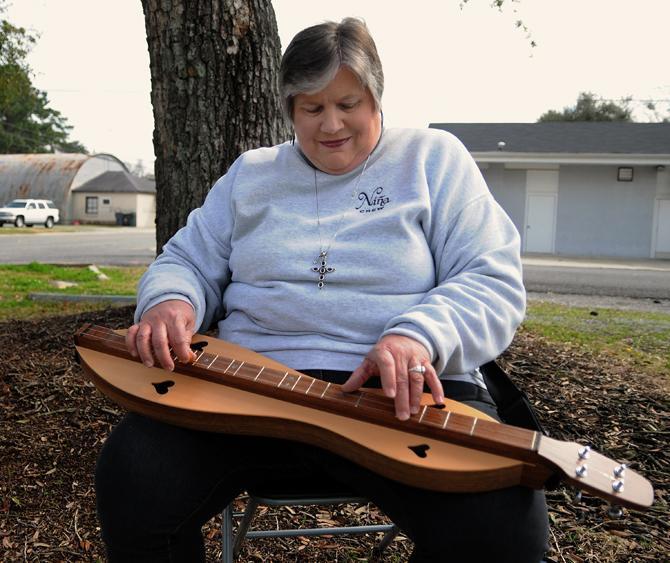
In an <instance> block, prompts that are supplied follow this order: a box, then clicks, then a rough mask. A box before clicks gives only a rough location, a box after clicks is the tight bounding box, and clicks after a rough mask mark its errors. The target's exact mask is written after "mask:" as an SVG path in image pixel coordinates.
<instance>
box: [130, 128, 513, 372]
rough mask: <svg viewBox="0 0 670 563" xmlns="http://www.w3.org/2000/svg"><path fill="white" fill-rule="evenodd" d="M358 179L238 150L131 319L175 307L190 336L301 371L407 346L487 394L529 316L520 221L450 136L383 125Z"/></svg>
mask: <svg viewBox="0 0 670 563" xmlns="http://www.w3.org/2000/svg"><path fill="white" fill-rule="evenodd" d="M362 170H363V165H361V166H359V167H358V168H357V169H355V170H353V171H351V172H349V173H347V174H344V175H337V176H336V175H329V174H325V173H322V172H320V171H316V170H315V169H314V168H313V167H312V166H310V164H309V163H308V162H307V161H306V160H305V159H304V157H303V156H302V154H301V153H300V150H299V148H298V147H297V145H293V144H291V143H284V144H281V145H278V146H275V147H272V148H261V149H257V150H252V151H249V152H246V153H244V154H243V155H241V156H240V157H239V158H238V159H237V161H236V162H235V163H234V164H233V165H232V166H231V167H230V169H229V171H228V172H227V173H226V175H225V176H223V177H222V178H221V179H220V180H218V181H217V182H216V184H215V185H214V187H213V188H212V189H211V191H210V192H209V194H208V196H207V198H206V201H205V203H204V204H203V206H202V207H201V208H199V209H196V210H194V211H193V212H192V213H191V214H190V216H189V218H188V222H187V224H186V226H185V227H184V228H182V229H181V230H180V231H179V232H177V233H176V234H175V236H174V237H173V238H172V239H171V240H170V241H169V242H168V243H167V244H166V245H165V247H164V249H163V252H162V254H161V255H160V256H159V257H158V258H157V259H156V261H155V262H154V263H153V264H152V265H151V266H150V268H149V269H148V271H147V272H146V273H145V275H144V276H143V278H142V279H141V281H140V284H139V288H138V304H137V311H136V320H139V318H140V317H141V315H142V314H143V313H144V311H146V310H147V309H148V308H150V307H152V306H154V305H156V304H158V303H160V302H161V301H164V300H167V299H182V300H185V301H187V302H189V303H191V305H192V306H193V308H194V310H195V313H196V317H197V322H196V326H198V327H200V328H201V329H203V328H206V327H208V326H210V324H211V323H212V322H218V328H219V336H220V338H222V339H225V340H228V341H231V342H234V343H236V344H240V345H242V346H245V347H247V348H250V349H252V350H255V351H256V352H260V353H261V354H265V355H267V356H269V357H271V358H274V359H276V360H278V361H280V362H282V363H284V364H286V365H288V366H290V367H292V368H296V369H311V368H321V369H336V370H347V371H351V370H354V369H355V368H356V367H357V366H358V365H359V364H360V363H361V361H362V360H363V358H364V357H365V355H366V354H367V353H368V351H369V350H370V348H371V347H372V346H373V345H374V344H375V343H376V342H377V341H378V340H379V338H380V337H381V336H382V335H385V334H401V335H405V336H409V337H411V338H414V339H416V340H418V341H419V342H420V343H422V344H423V345H424V346H425V347H426V348H427V349H428V351H429V352H430V354H431V356H432V362H433V364H434V365H435V368H436V370H437V373H438V374H441V377H443V378H447V379H455V380H462V381H473V382H475V383H478V384H479V385H483V383H482V380H481V375H480V374H479V372H478V370H477V367H478V366H480V365H481V364H483V363H485V362H487V361H489V360H491V359H493V358H495V357H496V356H498V355H499V354H500V353H501V352H502V351H503V350H504V349H505V348H506V347H507V346H508V345H509V344H510V342H511V340H512V337H513V336H514V332H515V330H516V328H517V326H518V325H519V323H520V322H521V320H522V319H523V315H524V310H525V291H524V287H523V283H522V279H521V262H520V257H519V235H518V233H517V231H516V229H515V227H514V225H513V224H512V222H511V221H510V219H509V218H508V217H507V215H506V214H505V212H504V211H503V210H502V209H501V207H500V206H499V205H498V204H497V203H496V202H495V200H494V199H493V197H492V196H491V194H490V192H489V190H488V188H487V186H486V183H485V182H484V179H483V178H482V176H481V174H480V172H479V169H478V168H477V166H476V164H475V162H474V161H473V159H472V158H471V156H470V155H469V153H468V152H467V150H466V149H465V147H464V146H463V145H462V144H461V143H460V142H459V141H458V140H457V139H456V138H455V137H453V136H452V135H450V134H448V133H445V132H443V131H437V130H434V129H425V130H409V129H386V130H384V132H383V134H382V138H381V140H380V142H379V144H378V145H377V147H376V148H375V150H374V151H373V153H372V155H371V157H370V159H369V162H368V164H367V168H366V169H365V172H364V173H363V175H362V176H360V175H361V172H362ZM359 176H360V183H358V189H357V190H355V186H356V185H357V182H358V179H359ZM317 194H318V210H319V220H318V221H317V201H316V196H317ZM319 224H320V225H319ZM325 248H329V252H328V258H327V267H329V268H330V267H332V268H334V271H332V272H330V273H326V274H325V279H324V281H325V285H324V287H323V288H322V289H319V287H318V286H317V283H318V281H319V273H318V272H315V271H313V268H314V267H315V266H317V267H319V266H320V263H316V264H315V259H316V258H317V256H318V255H319V252H320V250H321V249H325Z"/></svg>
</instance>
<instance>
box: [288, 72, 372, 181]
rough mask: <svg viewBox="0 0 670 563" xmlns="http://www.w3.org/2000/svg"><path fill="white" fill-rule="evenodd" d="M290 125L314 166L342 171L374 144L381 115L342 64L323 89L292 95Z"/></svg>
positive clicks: (360, 157) (345, 171) (352, 166)
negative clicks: (313, 92)
mask: <svg viewBox="0 0 670 563" xmlns="http://www.w3.org/2000/svg"><path fill="white" fill-rule="evenodd" d="M293 127H294V128H295V134H296V137H297V138H298V142H299V143H300V147H301V148H302V150H303V152H304V153H305V156H306V157H307V158H308V159H309V160H310V161H311V162H312V164H314V166H316V167H317V168H319V170H322V171H323V172H327V173H328V174H345V173H347V172H350V171H351V170H353V169H354V168H356V167H357V166H358V165H359V164H361V163H363V162H364V161H365V159H366V158H367V157H368V155H369V154H370V153H371V152H372V149H374V148H375V145H376V144H377V141H378V140H379V135H380V133H381V116H380V114H379V111H377V110H375V103H374V99H373V98H372V94H370V92H369V91H368V89H367V88H363V87H362V86H361V84H360V82H359V81H358V79H357V78H356V76H355V75H354V74H353V73H352V72H351V71H350V70H349V69H347V68H346V67H342V68H340V70H339V72H338V73H337V74H336V75H335V78H333V80H332V81H330V82H329V83H328V85H327V86H326V87H325V88H324V89H323V90H321V91H319V92H317V93H315V94H298V95H297V96H296V97H295V99H294V105H293Z"/></svg>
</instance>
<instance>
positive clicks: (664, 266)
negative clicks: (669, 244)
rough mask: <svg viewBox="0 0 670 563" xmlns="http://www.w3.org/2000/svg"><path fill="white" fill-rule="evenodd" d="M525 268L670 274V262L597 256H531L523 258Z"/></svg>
mask: <svg viewBox="0 0 670 563" xmlns="http://www.w3.org/2000/svg"><path fill="white" fill-rule="evenodd" d="M521 261H522V262H523V265H524V266H547V267H552V266H556V267H558V266H560V267H563V268H566V267H567V268H603V269H605V268H608V269H619V270H653V271H657V272H668V273H670V260H662V259H652V258H613V257H596V256H584V257H582V256H556V255H553V254H529V255H524V256H522V257H521Z"/></svg>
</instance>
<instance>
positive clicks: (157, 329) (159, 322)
mask: <svg viewBox="0 0 670 563" xmlns="http://www.w3.org/2000/svg"><path fill="white" fill-rule="evenodd" d="M194 329H195V311H194V310H193V307H192V306H191V305H190V304H189V303H186V302H185V301H180V300H179V299H170V300H168V301H163V302H162V303H159V304H158V305H155V306H154V307H151V309H148V310H147V311H145V312H144V314H143V315H142V318H141V319H140V322H139V323H136V324H134V325H133V326H131V327H130V328H129V329H128V333H127V334H126V347H127V348H128V351H129V352H130V353H131V355H132V356H133V357H134V358H137V357H138V356H139V358H140V359H141V360H142V362H143V363H144V365H145V366H147V367H153V366H154V363H155V361H156V360H157V361H158V363H159V364H160V365H161V366H163V368H165V369H167V370H169V371H172V370H173V369H174V361H173V359H172V354H171V350H172V352H173V353H174V354H176V356H177V359H178V360H179V361H180V362H182V363H188V362H190V361H191V360H192V359H193V357H194V353H193V351H192V350H191V348H190V344H191V338H192V337H193V332H194Z"/></svg>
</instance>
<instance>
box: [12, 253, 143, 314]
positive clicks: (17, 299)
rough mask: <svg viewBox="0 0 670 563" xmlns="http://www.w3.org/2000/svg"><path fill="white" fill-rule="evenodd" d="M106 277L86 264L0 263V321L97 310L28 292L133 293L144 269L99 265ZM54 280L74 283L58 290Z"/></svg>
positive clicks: (94, 306)
mask: <svg viewBox="0 0 670 563" xmlns="http://www.w3.org/2000/svg"><path fill="white" fill-rule="evenodd" d="M99 270H100V272H102V273H103V274H105V276H107V277H108V278H109V279H107V280H101V279H99V278H98V274H97V273H96V272H94V271H92V270H90V269H88V268H87V267H80V266H52V265H49V264H40V263H37V262H33V263H31V264H25V265H0V320H9V319H20V318H39V317H43V316H46V315H54V314H71V313H77V312H80V311H91V310H95V309H100V308H101V307H102V305H101V304H100V303H94V302H83V303H79V302H77V303H74V302H45V301H34V300H32V299H30V297H29V295H30V294H31V293H57V294H70V295H134V294H135V288H136V287H137V282H138V281H139V279H140V276H141V275H142V274H143V273H144V271H145V270H146V268H145V267H144V266H138V267H100V268H99ZM58 282H66V283H72V284H76V285H73V286H71V287H66V288H63V289H59V288H58V287H56V284H57V283H58Z"/></svg>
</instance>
